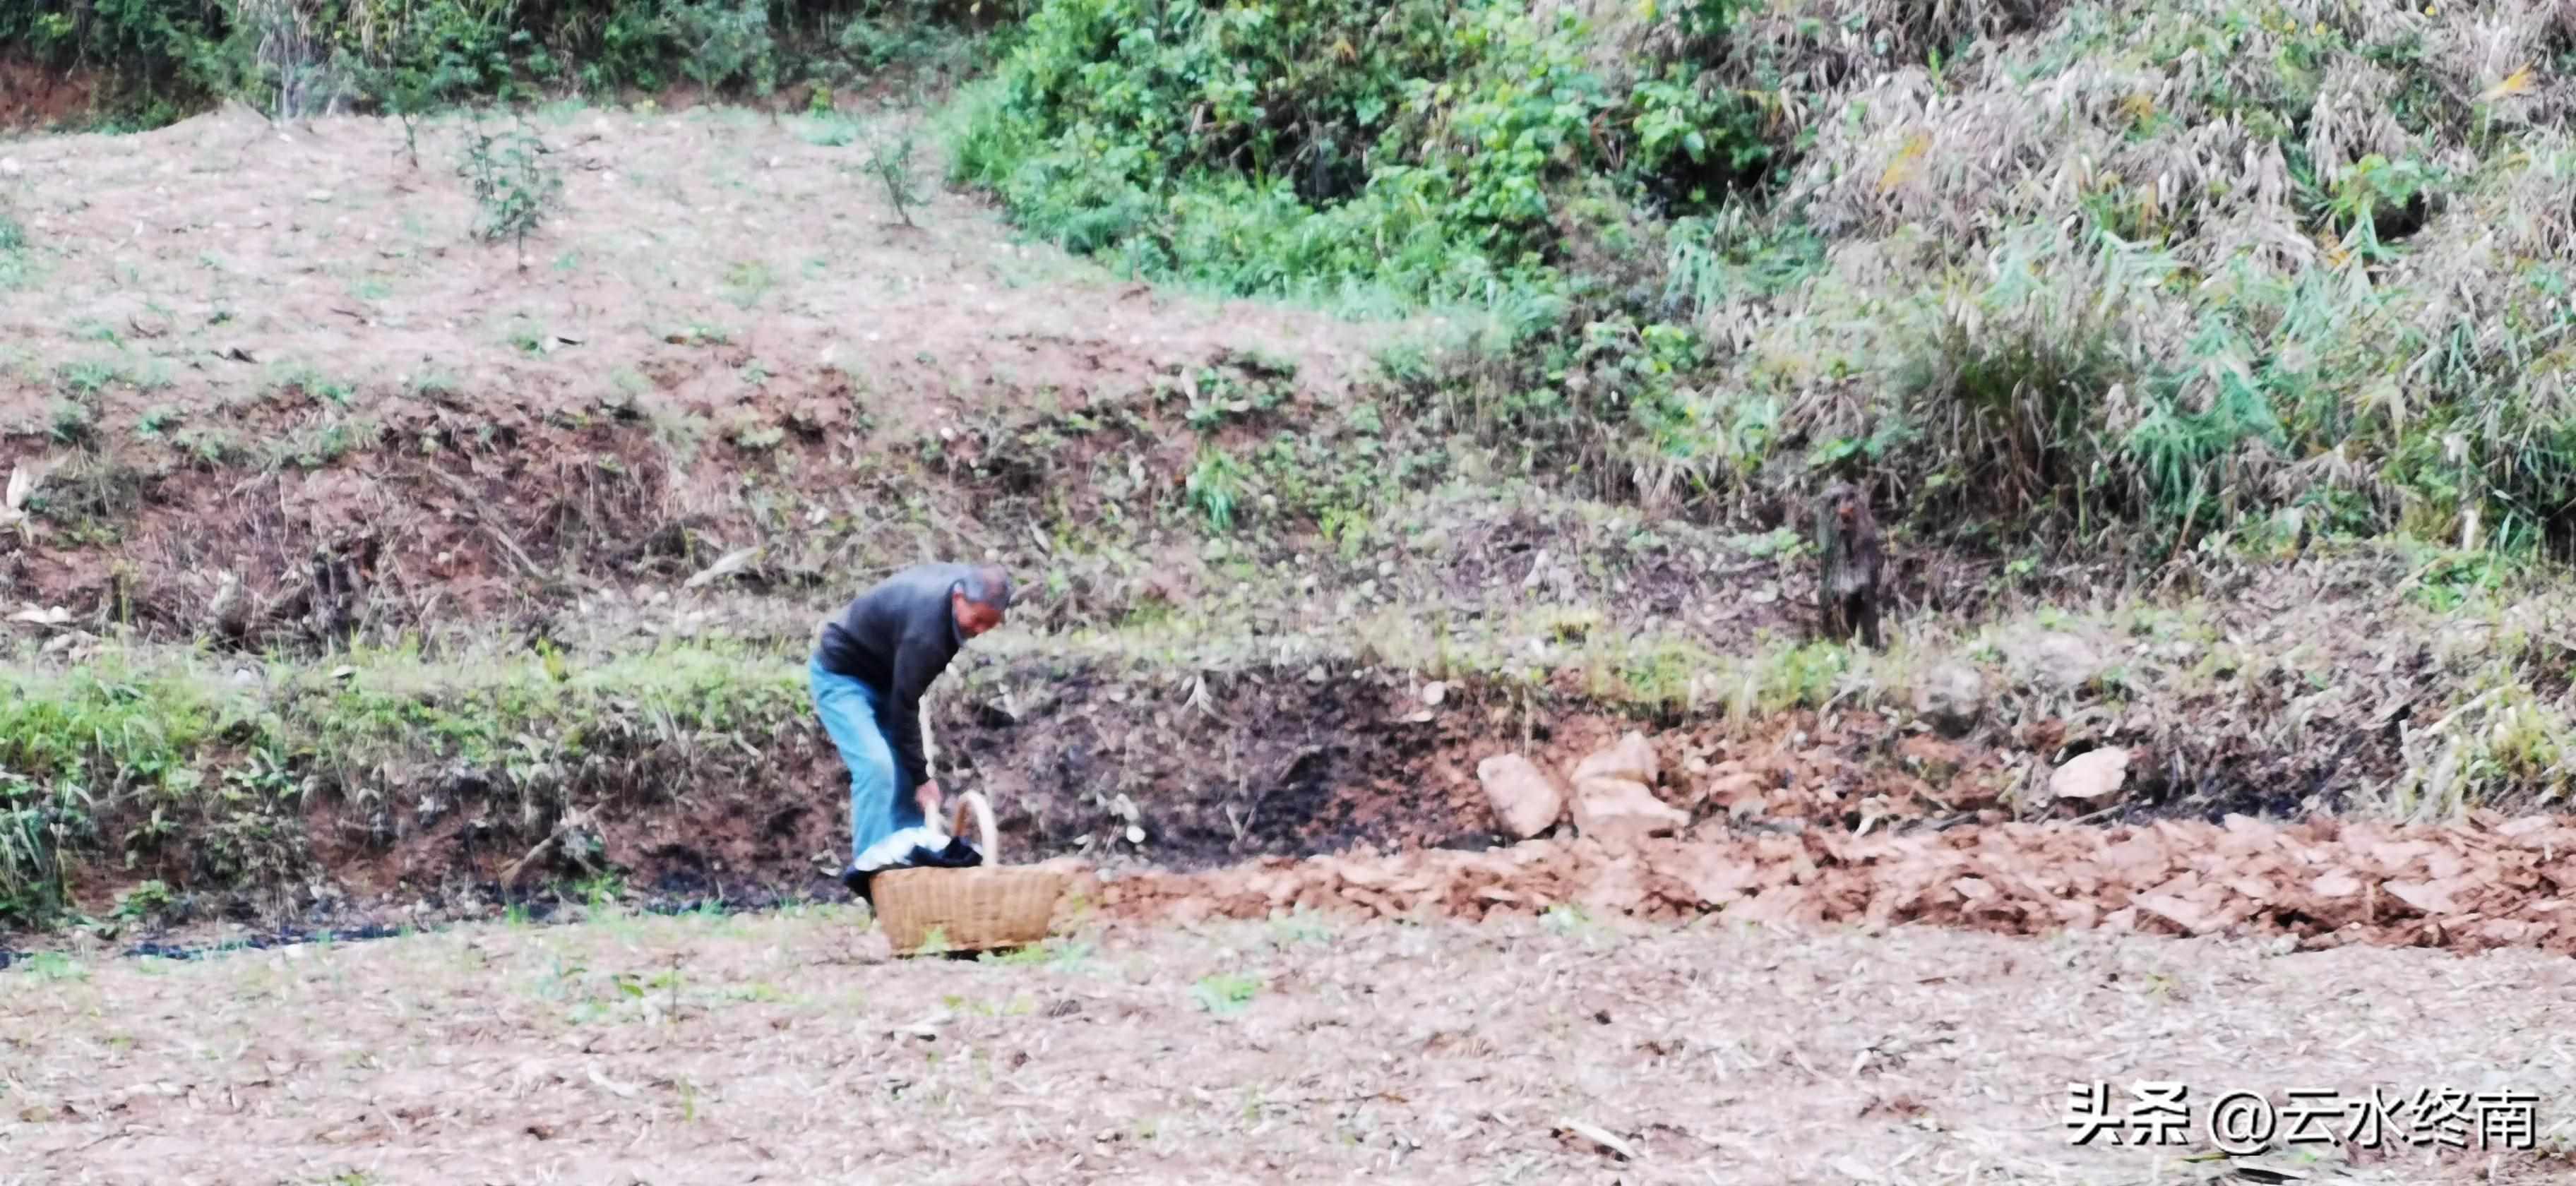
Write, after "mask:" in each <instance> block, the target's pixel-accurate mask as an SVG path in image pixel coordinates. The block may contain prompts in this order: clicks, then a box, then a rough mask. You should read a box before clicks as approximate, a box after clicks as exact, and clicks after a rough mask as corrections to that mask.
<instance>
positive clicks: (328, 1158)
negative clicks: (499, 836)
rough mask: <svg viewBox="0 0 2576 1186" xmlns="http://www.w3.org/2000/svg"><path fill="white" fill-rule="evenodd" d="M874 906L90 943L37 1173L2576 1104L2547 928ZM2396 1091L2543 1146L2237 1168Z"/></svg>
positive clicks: (1729, 1158) (886, 1164) (1527, 1154)
mask: <svg viewBox="0 0 2576 1186" xmlns="http://www.w3.org/2000/svg"><path fill="white" fill-rule="evenodd" d="M863 920H864V915H863V914H861V913H859V912H855V911H849V910H843V909H838V908H825V909H817V910H811V911H799V912H792V913H784V914H769V915H760V916H745V917H735V918H703V917H688V916H683V917H678V918H635V917H631V916H623V917H621V916H610V917H606V918H603V919H597V920H594V921H592V922H590V923H588V924H585V925H581V926H575V927H549V928H527V927H511V926H504V925H499V924H481V925H473V926H466V927H460V928H458V929H456V930H453V931H450V932H446V933H442V934H436V935H425V936H416V937H411V938H405V939H396V940H388V941H383V942H374V943H366V944H358V945H348V946H341V947H303V948H296V949H290V950H285V951H278V952H270V953H253V954H244V955H238V956H230V957H223V958H214V959H207V960H202V961H194V962H186V963H176V962H166V961H158V960H147V961H134V960H114V959H105V960H90V959H81V958H66V957H52V958H51V959H49V960H48V962H47V963H45V964H44V965H42V966H41V967H40V968H39V969H37V971H36V973H34V974H21V976H19V977H14V978H13V981H14V983H13V984H12V985H11V991H10V992H9V993H7V994H6V995H5V996H0V1017H5V1019H6V1022H5V1025H0V1042H5V1045H6V1047H7V1055H8V1059H7V1069H6V1071H5V1073H0V1088H5V1092H6V1095H5V1101H0V1102H5V1104H6V1110H5V1114H0V1146H5V1147H6V1148H7V1150H8V1154H7V1156H8V1164H7V1165H6V1166H5V1167H0V1181H6V1182H12V1183H17V1182H25V1183H39V1182H41V1183H127V1182H135V1183H140V1182H154V1183H174V1184H175V1183H245V1182H262V1183H265V1182H281V1183H322V1182H335V1183H354V1182H365V1183H413V1182H420V1183H429V1182H437V1183H478V1182H510V1183H519V1184H537V1183H555V1182H563V1183H575V1182H578V1183H641V1182H680V1181H692V1182H712V1181H727V1182H752V1181H815V1180H826V1181H843V1180H879V1181H887V1180H902V1181H907V1182H925V1183H939V1182H970V1181H972V1182H993V1181H1029V1182H1097V1181H1113V1180H1144V1181H1169V1182H1181V1181H1190V1182H1208V1181H1216V1182H1255V1181H1258V1182H1276V1181H1352V1180H1356V1179H1359V1178H1362V1177H1366V1178H1369V1179H1371V1180H1387V1181H1419V1182H1505V1181H1586V1182H1592V1181H1599V1182H1612V1181H1622V1182H1728V1183H1734V1182H1741V1183H1748V1184H1762V1186H1772V1184H1777V1183H1810V1182H1814V1183H1829V1182H1830V1183H1839V1182H1854V1183H1967V1182H1984V1183H2016V1184H2018V1183H2032V1184H2036V1183H2043V1182H2046V1183H2075V1182H2089V1183H2106V1184H2108V1183H2138V1184H2141V1186H2143V1184H2145V1183H2153V1182H2167V1183H2178V1182H2196V1181H2220V1180H2233V1181H2250V1182H2282V1181H2310V1182H2348V1183H2356V1184H2362V1183H2369V1184H2395V1183H2437V1182H2461V1183H2468V1182H2517V1183H2522V1182H2528V1183H2536V1182H2542V1181H2553V1180H2560V1179H2561V1178H2563V1175H2564V1174H2565V1173H2566V1172H2567V1171H2568V1169H2569V1168H2570V1167H2569V1164H2568V1163H2567V1162H2566V1161H2565V1160H2563V1159H2561V1158H2559V1157H2558V1156H2557V1155H2555V1154H2552V1153H2548V1152H2545V1151H2543V1150H2546V1149H2549V1148H2555V1147H2561V1146H2563V1143H2564V1140H2565V1137H2566V1135H2567V1134H2568V1133H2570V1132H2576V1128H2571V1125H2576V1119H2571V1118H2570V1117H2568V1116H2565V1115H2562V1114H2561V1113H2560V1111H2559V1110H2558V1109H2561V1108H2563V1101H2564V1100H2565V1099H2567V1098H2569V1097H2570V1096H2571V1094H2576V1061H2571V1055H2570V1052H2569V1051H2568V1049H2567V1048H2566V1044H2565V1043H2564V1042H2562V1041H2559V1040H2556V1039H2553V1038H2550V1037H2548V1036H2547V1035H2550V1034H2553V1033H2556V1032H2559V1031H2561V1030H2563V1029H2564V1028H2565V1025H2566V1023H2567V1021H2568V1015H2567V1011H2568V1008H2569V1005H2568V1001H2569V1000H2570V999H2571V998H2570V994H2571V991H2576V970H2571V965H2569V964H2568V963H2567V962H2566V961H2565V960H2563V959H2559V958H2554V957H2545V956H2541V955H2538V954H2536V953H2531V952H2527V951H2524V952H2500V953H2494V954H2489V955H2484V956H2478V957H2469V958H2463V957H2455V956H2449V955H2443V954H2437V953H2431V952H2407V951H2387V950H2378V949H2363V948H2354V949H2345V950H2338V951H2330V952H2321V953H2308V954H2289V953H2285V952H2283V951H2281V950H2279V949H2278V948H2275V947H2271V946H2268V945H2263V944H2257V943H2250V942H2218V941H2205V940H2191V941H2164V940H2150V939H2140V938H2112V937H2107V936H2095V937H2059V938H2052V939H2013V938H2005V937H1999V936H1988V935H1973V934H1963V933H1958V932H1953V931H1942V930H1925V929H1918V928H1900V929H1898V930H1896V931H1893V932H1891V933H1888V934H1885V935H1880V936H1875V937H1860V936H1856V935H1853V934H1850V933H1848V932H1843V931H1840V930H1833V929H1827V930H1821V931H1815V932H1811V933H1805V934H1799V933H1794V932H1773V931H1769V930H1765V929H1761V928H1746V927H1738V926H1734V925H1730V924H1725V923H1722V922H1717V921H1714V920H1711V921H1709V922H1706V923H1704V924H1703V925H1700V926H1697V927H1690V928H1678V929H1677V928H1668V927H1661V926H1641V925H1632V924H1620V923H1616V922H1610V923H1602V922H1594V921H1590V920H1588V919H1586V918H1584V917H1583V916H1581V915H1580V914H1573V913H1559V914H1556V915H1552V916H1550V917H1549V918H1547V919H1546V920H1544V921H1531V920H1522V921H1519V922H1498V923H1493V924H1489V925H1485V926H1477V927H1464V926H1460V925H1457V924H1451V923H1433V924H1429V925H1400V924H1396V923H1390V922H1374V923H1361V924H1352V923H1347V922H1343V921H1339V920H1335V919H1332V918H1328V917H1324V916H1318V915H1312V914H1304V913H1299V914H1283V915H1281V916H1280V917H1279V918H1277V919H1274V920H1272V921H1270V922H1267V923H1227V924H1219V925H1213V926H1206V927H1195V928H1172V927H1162V928H1156V929H1152V930H1137V929H1134V928H1132V927H1129V926H1126V925H1109V926H1106V927H1103V926H1099V925H1096V924H1094V923H1082V924H1077V925H1073V926H1070V927H1069V928H1068V933H1067V934H1066V935H1064V936H1062V937H1060V938H1058V939H1057V940H1055V941H1053V942H1051V943H1050V944H1049V945H1048V946H1045V947H1041V948H1033V949H1030V950H1029V951H1028V952H1026V953H1023V954H1021V955H1018V956H1014V957H1011V958H1008V959H984V960H977V961H963V960H940V959H919V960H901V961H890V960H887V959H886V958H885V957H884V954H883V952H884V948H883V940H882V937H881V936H879V935H877V934H876V933H875V932H873V931H872V930H870V929H868V928H867V927H866V926H865V923H864V921H863ZM2142 1080H2143V1081H2149V1082H2154V1081H2164V1082H2170V1083H2178V1084H2181V1085H2183V1087H2184V1088H2185V1089H2186V1091H2187V1095H2186V1097H2185V1099H2184V1106H2185V1108H2186V1109H2188V1112H2189V1121H2188V1123H2187V1124H2185V1125H2184V1126H2183V1127H2182V1130H2181V1131H2180V1132H2177V1133H2175V1134H2174V1135H2173V1137H2172V1142H2171V1143H2170V1144H2156V1143H2153V1142H2151V1141H2148V1140H2147V1139H2146V1138H2143V1137H2142V1138H2141V1139H2140V1143H2137V1144H2132V1145H2130V1146H2128V1147H2121V1146H2119V1145H2116V1144H2114V1143H2113V1140H2112V1138H2105V1137H2097V1138H2095V1139H2093V1140H2092V1141H2090V1142H2089V1143H2087V1144H2084V1145H2077V1144H2076V1143H2075V1140H2074V1138H2075V1131H2074V1130H2072V1129H2070V1128H2069V1127H2068V1125H2067V1120H2068V1117H2069V1116H2070V1115H2072V1114H2074V1113H2075V1111H2076V1103H2077V1099H2076V1096H2075V1094H2074V1093H2073V1092H2072V1090H2071V1089H2072V1088H2074V1087H2076V1086H2079V1085H2085V1084H2093V1083H2102V1084H2107V1085H2109V1090H2110V1093H2111V1094H2110V1101H2111V1103H2110V1113H2111V1114H2112V1115H2113V1116H2114V1117H2116V1116H2117V1115H2118V1114H2119V1113H2121V1112H2123V1111H2125V1110H2126V1109H2128V1107H2129V1103H2128V1101H2131V1100H2133V1099H2134V1098H2135V1097H2134V1096H2132V1094H2131V1087H2132V1085H2133V1084H2134V1083H2135V1082H2137V1081H2142ZM2374 1088H2377V1089H2379V1091H2380V1098H2381V1099H2383V1100H2390V1099H2393V1100H2398V1101H2400V1103H2401V1105H2402V1103H2403V1101H2406V1100H2411V1099H2413V1098H2414V1097H2415V1096H2416V1095H2417V1094H2418V1093H2419V1092H2422V1093H2425V1096H2426V1098H2428V1099H2440V1098H2443V1097H2444V1096H2445V1093H2447V1092H2459V1093H2469V1094H2471V1095H2474V1094H2475V1093H2482V1092H2525V1091H2527V1092H2533V1093H2537V1094H2538V1095H2539V1097H2540V1098H2541V1099H2542V1100H2544V1101H2546V1102H2545V1103H2543V1104H2542V1105H2541V1107H2540V1110H2539V1111H2538V1113H2537V1123H2536V1130H2535V1132H2534V1135H2533V1137H2532V1138H2531V1140H2532V1143H2533V1145H2534V1151H2531V1152H2524V1151H2518V1150H2508V1149H2505V1148H2502V1147H2501V1145H2502V1143H2503V1141H2502V1138H2498V1139H2496V1140H2492V1141H2488V1142H2487V1143H2486V1147H2485V1148H2483V1149H2482V1148H2481V1147H2480V1139H2479V1138H2480V1136H2481V1134H2480V1132H2479V1130H2478V1128H2477V1127H2476V1125H2475V1124H2474V1123H2473V1124H2472V1126H2471V1127H2470V1128H2469V1129H2468V1130H2467V1131H2466V1141H2465V1143H2464V1144H2462V1145H2452V1144H2448V1143H2446V1142H2445V1141H2444V1140H2441V1139H2437V1137H2436V1135H2435V1134H2439V1133H2441V1132H2444V1131H2447V1130H2448V1129H2449V1128H2451V1127H2455V1126H2454V1125H2451V1124H2450V1123H2448V1122H2444V1121H2441V1120H2439V1119H2438V1118H2436V1117H2435V1115H2434V1113H2432V1112H2430V1111H2427V1112H2425V1113H2424V1115H2425V1116H2426V1121H2425V1123H2424V1125H2423V1126H2422V1128H2421V1129H2420V1130H2419V1129H2417V1128H2415V1127H2412V1126H2413V1124H2414V1120H2413V1119H2412V1117H2413V1115H2414V1113H2411V1112H2408V1111H2406V1110H2405V1109H2404V1108H2403V1107H2402V1106H2400V1107H2398V1108H2396V1109H2395V1110H2394V1112H2393V1113H2392V1114H2391V1115H2390V1116H2389V1117H2388V1128H2387V1129H2386V1131H2385V1132H2384V1134H2383V1135H2381V1136H2379V1137H2377V1138H2362V1139H2356V1140H2352V1141H2348V1142H2346V1143H2344V1144H2343V1145H2341V1146H2340V1147H2335V1146H2332V1145H2326V1144H2315V1143H2310V1144H2303V1145H2300V1146H2298V1147H2296V1148H2293V1149H2290V1150H2287V1151H2284V1152H2276V1153H2274V1154H2273V1155H2271V1156H2268V1157H2261V1158H2252V1159H2246V1160H2234V1159H2229V1158H2226V1157H2214V1158H2213V1157H2211V1156H2210V1154H2211V1153H2212V1152H2213V1150H2214V1149H2215V1148H2216V1147H2217V1146H2216V1145H2215V1144H2214V1142H2213V1138H2212V1137H2211V1136H2210V1135H2209V1127H2208V1126H2209V1121H2208V1119H2207V1118H2208V1116H2209V1115H2210V1114H2212V1110H2213V1107H2214V1105H2215V1101H2217V1100H2218V1099H2219V1098H2220V1097H2221V1096H2223V1095H2225V1094H2226V1093H2229V1092H2235V1091H2246V1092H2252V1093H2255V1094H2257V1095H2261V1096H2264V1097H2266V1098H2267V1099H2268V1100H2270V1101H2271V1103H2272V1104H2273V1105H2274V1106H2275V1108H2276V1109H2277V1108H2287V1107H2289V1106H2291V1105H2292V1104H2293V1102H2294V1101H2292V1100H2291V1098H2290V1097H2289V1095H2288V1093H2289V1092H2291V1091H2292V1090H2294V1089H2314V1090H2327V1091H2333V1092H2336V1093H2338V1094H2339V1098H2340V1099H2341V1100H2343V1101H2362V1100H2368V1099H2370V1098H2371V1093H2372V1090H2373V1089H2374ZM2345 1127H2346V1122H2345V1121H2344V1120H2342V1119H2337V1120H2336V1121H2334V1122H2333V1123H2331V1124H2327V1125H2322V1126H2321V1127H2320V1128H2318V1129H2317V1130H2316V1131H2326V1130H2329V1129H2330V1130H2333V1131H2343V1130H2344V1129H2345ZM2194 1157H2198V1158H2199V1159H2198V1160H2191V1158H2194ZM2267 1171H2269V1175H2268V1176H2267Z"/></svg>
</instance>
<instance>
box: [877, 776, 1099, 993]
mask: <svg viewBox="0 0 2576 1186" xmlns="http://www.w3.org/2000/svg"><path fill="white" fill-rule="evenodd" d="M970 807H971V808H973V809H974V811H975V826H976V830H977V832H978V834H979V835H980V836H981V838H982V840H983V848H984V859H985V860H986V861H987V862H990V861H992V860H993V859H994V857H995V856H996V855H997V854H998V852H999V850H998V849H997V848H996V847H995V845H994V841H995V834H994V828H993V809H992V807H991V806H990V805H989V804H987V803H985V802H984V796H982V795H980V794H977V793H976V792H974V791H967V792H965V793H964V794H961V795H959V796H958V797H957V814H956V823H955V824H954V825H952V830H953V831H963V830H964V824H965V820H966V811H967V809H968V808H970ZM1065 878H1066V874H1065V873H1064V872H1063V871H1062V870H1057V869H1039V868H1031V867H1026V866H1022V867H1019V868H1012V867H1009V866H1004V865H998V864H989V863H988V864H983V865H977V866H974V867H972V868H966V869H941V868H935V867H925V868H911V869H892V870H888V871H886V872H884V873H880V874H877V875H876V877H875V878H874V879H873V882H874V883H873V884H872V885H870V886H869V887H868V888H869V891H870V893H869V896H870V897H871V898H873V899H875V903H876V916H877V923H878V925H880V926H882V927H884V928H885V933H886V938H887V939H888V940H889V941H891V942H892V943H893V944H894V950H895V953H896V954H898V955H912V954H915V953H918V952H920V951H921V950H922V948H923V947H924V946H925V945H926V944H928V943H929V941H930V938H931V933H932V932H933V931H936V932H938V934H939V937H940V939H941V944H940V946H941V947H942V949H944V950H947V951H987V950H991V949H993V948H998V947H1019V946H1023V945H1025V944H1029V943H1034V942H1037V941H1038V940H1040V939H1043V938H1045V937H1046V933H1047V922H1048V920H1049V919H1050V918H1051V917H1052V916H1053V915H1054V914H1055V902H1056V898H1057V896H1058V895H1060V894H1062V893H1063V892H1064V883H1065Z"/></svg>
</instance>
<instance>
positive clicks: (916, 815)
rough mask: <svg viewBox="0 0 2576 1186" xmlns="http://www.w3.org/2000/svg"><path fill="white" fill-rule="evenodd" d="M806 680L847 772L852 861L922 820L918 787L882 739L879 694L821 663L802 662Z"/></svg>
mask: <svg viewBox="0 0 2576 1186" xmlns="http://www.w3.org/2000/svg"><path fill="white" fill-rule="evenodd" d="M805 676H806V680H807V682H809V683H811V684H812V685H813V688H814V711H815V713H816V714H818V715H820V716H821V717H822V718H823V731H824V732H825V733H827V734H830V735H831V738H832V747H833V748H834V749H837V750H839V751H841V764H842V765H845V766H848V767H849V768H850V857H851V859H852V860H854V861H855V860H857V859H858V856H859V854H860V853H863V852H866V851H867V850H868V847H869V846H870V845H873V844H875V843H876V842H878V841H880V840H883V839H885V838H886V837H888V836H891V835H893V834H895V833H896V832H900V831H902V830H904V829H905V828H917V827H920V826H921V825H922V824H923V823H924V822H925V821H924V820H923V819H922V818H921V803H920V802H919V801H918V800H916V799H915V798H914V797H913V792H914V791H915V790H917V789H918V788H917V787H915V786H914V784H913V783H912V781H911V780H910V779H909V778H906V777H905V776H904V772H903V770H902V768H901V767H900V766H899V765H898V764H897V763H896V762H895V760H894V747H893V746H892V745H891V744H889V743H888V742H887V740H886V739H887V738H888V737H889V736H891V735H892V730H890V729H888V728H887V721H886V712H887V705H886V701H887V699H888V697H887V696H886V694H885V692H884V691H883V690H881V689H878V688H873V687H870V686H868V684H867V683H866V682H865V681H862V680H855V679H851V678H850V677H848V676H846V675H836V674H834V673H832V672H829V671H825V670H823V664H822V662H821V661H820V660H808V661H807V662H806V664H805Z"/></svg>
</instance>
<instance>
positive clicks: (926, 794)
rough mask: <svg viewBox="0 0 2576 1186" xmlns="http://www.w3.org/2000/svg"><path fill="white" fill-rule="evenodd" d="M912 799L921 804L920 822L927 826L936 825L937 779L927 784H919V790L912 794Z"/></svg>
mask: <svg viewBox="0 0 2576 1186" xmlns="http://www.w3.org/2000/svg"><path fill="white" fill-rule="evenodd" d="M912 797H913V798H914V799H915V800H917V801H919V802H920V804H921V822H923V823H926V824H927V823H937V822H938V821H939V780H938V779H935V778H934V779H932V780H930V781H929V782H925V783H923V784H921V787H920V789H918V790H915V791H914V792H913V793H912Z"/></svg>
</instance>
